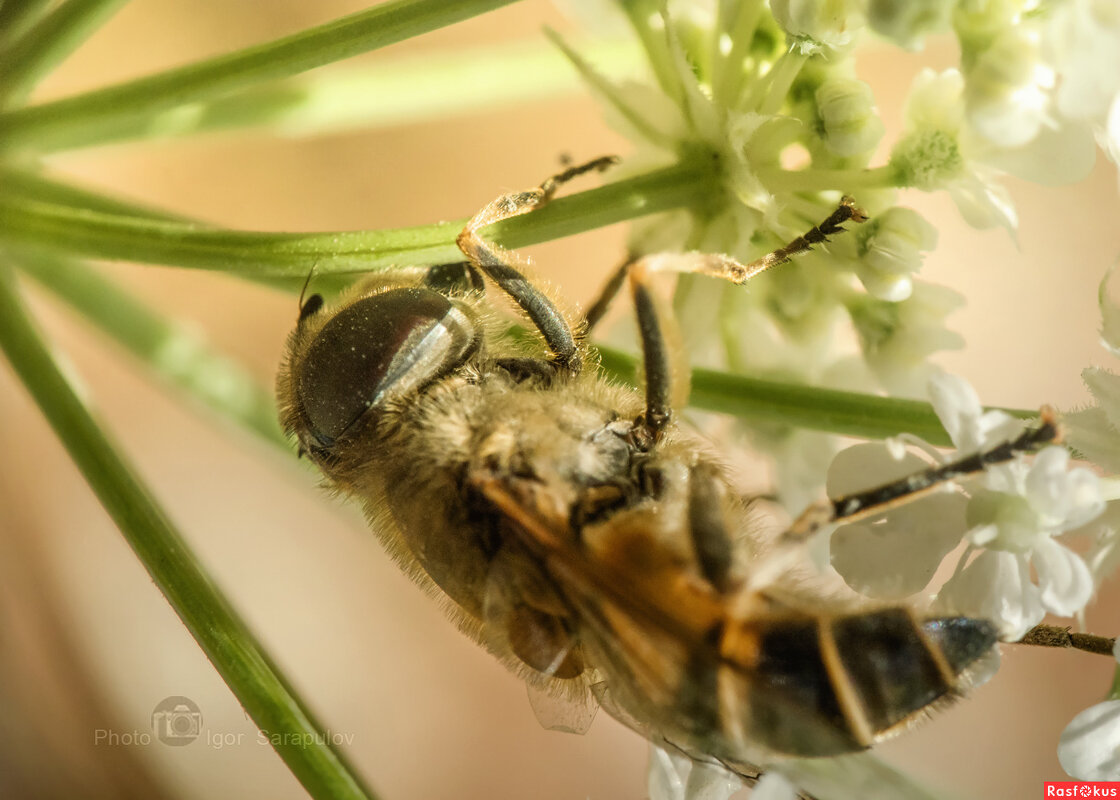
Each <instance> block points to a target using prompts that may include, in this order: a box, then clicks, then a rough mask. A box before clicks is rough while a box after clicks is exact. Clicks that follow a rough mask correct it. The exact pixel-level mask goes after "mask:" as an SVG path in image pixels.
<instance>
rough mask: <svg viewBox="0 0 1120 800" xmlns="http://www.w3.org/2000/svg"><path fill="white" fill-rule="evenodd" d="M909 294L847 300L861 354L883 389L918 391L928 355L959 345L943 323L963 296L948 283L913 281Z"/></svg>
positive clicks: (959, 340)
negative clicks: (901, 297)
mask: <svg viewBox="0 0 1120 800" xmlns="http://www.w3.org/2000/svg"><path fill="white" fill-rule="evenodd" d="M912 286H913V288H912V293H911V295H910V297H908V298H907V299H905V300H903V301H902V302H898V303H892V302H889V301H884V300H876V299H874V298H872V297H860V298H852V299H850V300H849V303H848V313H849V314H851V317H852V322H853V324H854V325H855V328H856V333H857V334H858V335H859V340H860V347H861V348H862V350H863V357H864V360H865V361H866V362H867V365H868V367H870V368H871V370H872V372H873V373H874V374H875V377H876V378H878V380H879V382H880V383H881V384H882V385H883V386H884V387H886V388H887V389H888V390H889V391H891V392H894V393H898V394H903V395H920V394H921V391H922V387H924V386H925V385H926V383H927V382H928V380H929V376H930V373H931V372H932V371H933V369H934V367H932V366H931V365H930V363H929V360H928V359H929V356H930V355H931V354H932V353H935V352H937V351H939V350H952V349H959V348H961V347H963V346H964V340H963V339H962V338H961V337H960V335H959V334H957V333H956V332H954V331H950V330H949V329H948V328H946V327H945V318H946V317H947V316H948V315H949V314H950V313H952V312H953V311H955V310H956V309H958V308H959V307H960V306H961V305H962V304H963V303H964V298H963V297H961V295H959V294H957V293H956V292H954V291H953V290H952V289H949V288H946V287H944V286H935V285H933V284H930V283H924V282H921V281H914V282H913V284H912Z"/></svg>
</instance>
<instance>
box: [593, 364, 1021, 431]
mask: <svg viewBox="0 0 1120 800" xmlns="http://www.w3.org/2000/svg"><path fill="white" fill-rule="evenodd" d="M599 353H600V356H601V357H602V367H603V369H604V370H606V371H607V372H608V373H609V374H611V375H613V376H615V377H616V378H619V379H620V380H623V381H625V382H627V383H630V384H633V385H636V384H637V359H635V358H634V357H633V356H629V355H626V354H625V353H622V352H620V351H618V350H613V349H611V348H607V347H599ZM688 402H689V405H690V406H692V407H693V408H700V409H703V410H705V411H716V412H719V413H722V414H732V415H734V416H737V417H743V418H745V419H747V420H750V421H752V422H765V423H774V424H780V425H791V426H796V427H800V428H808V429H810V430H817V431H825V432H827V433H835V434H840V435H843V436H858V437H861V438H866V439H885V438H887V437H888V436H896V435H898V434H900V433H912V434H914V435H916V436H920V437H921V438H923V439H925V440H926V441H927V442H929V443H930V444H934V445H938V446H942V447H947V446H951V445H952V442H951V441H950V439H949V434H948V433H946V432H945V428H944V427H942V425H941V422H940V420H939V419H938V418H937V414H935V413H934V411H933V407H932V406H931V405H930V404H929V403H924V402H922V401H920V400H903V399H898V398H893V397H880V396H878V395H870V394H860V393H858V392H844V391H839V390H837V389H821V388H818V387H813V386H801V385H797V384H790V383H781V382H778V381H769V380H762V379H759V378H748V377H746V376H744V375H731V374H729V373H726V372H718V371H716V370H710V369H699V368H698V369H694V370H693V371H692V392H691V394H690V395H689V401H688ZM1001 410H1002V411H1005V412H1007V413H1008V414H1011V415H1012V416H1016V417H1021V418H1023V419H1032V418H1034V417H1037V416H1038V413H1037V412H1034V411H1027V410H1024V409H1013V408H1005V409H1001Z"/></svg>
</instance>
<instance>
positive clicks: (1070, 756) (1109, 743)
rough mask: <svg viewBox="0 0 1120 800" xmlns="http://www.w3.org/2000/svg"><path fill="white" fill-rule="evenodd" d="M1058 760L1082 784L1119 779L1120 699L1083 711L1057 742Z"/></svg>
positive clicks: (1098, 704)
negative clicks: (1084, 782) (1081, 781)
mask: <svg viewBox="0 0 1120 800" xmlns="http://www.w3.org/2000/svg"><path fill="white" fill-rule="evenodd" d="M1058 761H1059V762H1061V765H1062V769H1064V770H1065V771H1066V772H1068V773H1069V774H1070V775H1071V776H1072V777H1074V778H1077V779H1078V780H1083V781H1115V780H1120V700H1109V701H1107V702H1104V703H1097V704H1096V705H1095V706H1090V707H1089V708H1087V709H1085V710H1084V711H1082V712H1081V713H1080V714H1078V715H1077V716H1076V717H1074V718H1073V720H1072V721H1071V722H1070V723H1069V725H1067V726H1066V728H1065V730H1064V731H1062V735H1061V737H1060V738H1059V739H1058Z"/></svg>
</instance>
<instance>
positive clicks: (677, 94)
mask: <svg viewBox="0 0 1120 800" xmlns="http://www.w3.org/2000/svg"><path fill="white" fill-rule="evenodd" d="M622 10H623V11H624V12H625V13H626V17H627V19H629V20H630V27H632V28H633V29H634V33H635V34H637V36H638V41H640V42H641V43H642V48H643V49H644V50H645V52H646V61H647V62H648V63H649V66H650V69H651V70H653V75H654V77H655V78H656V79H657V85H658V86H660V87H661V91H662V92H664V93H665V94H666V95H668V96H669V97H670V98H672V100H673V101H674V102H675V103H676V104H677V105H678V106H680V107H681V108H683V107H684V94H683V89H682V87H681V84H680V79H679V78H678V77H677V74H676V72H674V71H673V59H672V56H671V55H670V53H669V40H668V39H667V38H666V35H665V31H664V30H657V31H655V30H654V29H653V27H652V26H651V25H650V20H651V19H653V16H654V15H655V14H660V11H661V4H660V3H659V2H656V0H654V2H651V1H650V0H626V2H623V3H622Z"/></svg>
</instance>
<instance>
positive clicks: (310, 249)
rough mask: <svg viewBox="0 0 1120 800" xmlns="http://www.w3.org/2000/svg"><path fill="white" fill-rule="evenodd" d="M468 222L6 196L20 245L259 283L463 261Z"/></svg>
mask: <svg viewBox="0 0 1120 800" xmlns="http://www.w3.org/2000/svg"><path fill="white" fill-rule="evenodd" d="M710 169H711V167H710V165H707V164H681V165H678V166H675V167H670V168H667V169H662V170H658V171H657V172H651V173H648V174H646V175H640V176H638V177H636V178H630V179H627V180H622V181H616V182H615V183H610V184H607V185H606V186H602V187H599V188H597V189H591V190H588V191H585V192H580V193H579V194H576V195H570V196H567V197H561V198H559V199H557V200H554V201H552V202H551V203H549V204H548V205H547V206H545V207H544V208H541V209H539V210H537V211H533V212H532V213H529V214H524V215H522V216H518V217H514V218H512V219H509V220H504V221H502V222H499V223H496V224H494V225H492V226H490V228H489V229H488V231H487V237H488V238H491V239H493V241H495V242H497V243H498V244H501V245H503V246H505V247H510V248H519V247H525V246H527V245H531V244H537V243H539V242H545V241H549V240H551V239H558V238H561V237H564V236H570V235H573V234H576V233H581V232H583V231H587V230H591V229H593V228H599V227H603V226H605V225H611V224H613V223H615V222H622V221H623V220H627V219H633V218H635V217H640V216H644V215H646V214H653V213H656V212H659V211H666V210H669V209H672V208H681V207H689V206H695V205H699V204H702V203H703V202H704V201H705V200H706V199H707V198H708V196H709V195H710V193H711V189H710V186H711V182H712V177H711V173H710ZM25 188H26V187H25ZM465 223H466V220H465V219H462V220H457V221H454V222H443V223H438V224H435V225H423V226H418V227H415V228H398V229H395V230H386V231H350V232H337V233H259V232H247V231H229V230H220V229H216V228H212V227H207V226H204V225H200V224H198V223H191V222H183V221H180V220H175V219H161V218H156V217H153V216H143V217H139V216H131V215H122V214H116V213H110V212H107V211H102V210H94V209H92V208H80V207H74V206H70V205H67V204H63V203H59V202H56V201H44V200H38V199H35V198H34V197H32V196H28V195H27V194H23V193H18V194H11V195H0V239H7V240H8V241H10V242H12V243H14V244H18V245H23V246H30V247H34V248H37V249H44V250H49V251H52V252H56V253H65V254H68V255H72V256H84V257H89V258H103V259H117V260H123V261H137V262H142V263H155V264H168V265H172V266H180V267H194V268H198V269H212V270H219V271H223V272H231V273H238V274H242V275H245V276H254V277H264V276H271V277H297V278H300V279H302V278H304V277H306V276H307V274H308V271H309V270H310V269H311V267H312V266H313V265H314V267H315V272H316V274H317V275H329V274H337V273H347V272H351V273H354V272H365V271H368V270H374V269H383V268H385V267H389V266H408V265H414V264H440V263H450V262H454V261H459V260H462V258H463V255H462V253H461V252H460V251H459V249H458V247H456V245H455V237H456V236H458V234H459V232H460V231H461V230H462V228H463V225H464V224H465Z"/></svg>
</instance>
